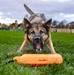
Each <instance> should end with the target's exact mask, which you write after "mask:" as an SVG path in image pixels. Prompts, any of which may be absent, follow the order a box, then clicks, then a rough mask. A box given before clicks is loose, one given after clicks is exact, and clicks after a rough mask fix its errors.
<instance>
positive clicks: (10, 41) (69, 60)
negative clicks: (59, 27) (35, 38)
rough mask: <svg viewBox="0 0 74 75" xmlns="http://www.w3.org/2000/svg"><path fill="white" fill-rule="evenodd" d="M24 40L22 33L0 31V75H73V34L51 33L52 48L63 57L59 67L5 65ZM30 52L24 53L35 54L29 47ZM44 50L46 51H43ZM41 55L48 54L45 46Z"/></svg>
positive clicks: (53, 65) (14, 63)
mask: <svg viewBox="0 0 74 75" xmlns="http://www.w3.org/2000/svg"><path fill="white" fill-rule="evenodd" d="M23 39H24V32H23V31H0V75H74V34H73V33H52V40H53V43H54V48H55V50H56V52H57V53H60V54H61V55H62V56H63V59H64V62H63V64H60V65H55V64H52V65H45V66H41V67H32V66H30V65H21V64H17V63H16V62H13V63H9V64H5V62H7V61H8V60H10V59H12V58H13V57H14V56H16V55H21V54H16V51H17V50H18V49H19V48H20V46H21V44H22V42H23ZM29 48H30V50H27V51H26V52H25V53H35V50H34V49H32V47H31V45H29ZM45 50H46V51H45ZM42 53H49V50H48V48H47V47H46V44H45V46H44V49H43V51H42Z"/></svg>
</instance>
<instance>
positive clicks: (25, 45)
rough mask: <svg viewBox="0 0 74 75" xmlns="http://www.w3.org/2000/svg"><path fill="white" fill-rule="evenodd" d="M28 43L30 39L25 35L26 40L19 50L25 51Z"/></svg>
mask: <svg viewBox="0 0 74 75" xmlns="http://www.w3.org/2000/svg"><path fill="white" fill-rule="evenodd" d="M28 44H29V41H28V39H27V37H26V36H25V40H24V41H23V43H22V45H21V47H20V49H19V50H18V52H23V51H24V50H25V49H26V48H27V46H28Z"/></svg>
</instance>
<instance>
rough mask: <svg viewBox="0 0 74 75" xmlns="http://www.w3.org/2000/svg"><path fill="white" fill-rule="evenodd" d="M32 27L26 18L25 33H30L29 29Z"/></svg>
mask: <svg viewBox="0 0 74 75" xmlns="http://www.w3.org/2000/svg"><path fill="white" fill-rule="evenodd" d="M30 27H31V23H30V22H29V21H28V20H27V19H26V18H24V30H25V33H27V32H28V29H29V28H30Z"/></svg>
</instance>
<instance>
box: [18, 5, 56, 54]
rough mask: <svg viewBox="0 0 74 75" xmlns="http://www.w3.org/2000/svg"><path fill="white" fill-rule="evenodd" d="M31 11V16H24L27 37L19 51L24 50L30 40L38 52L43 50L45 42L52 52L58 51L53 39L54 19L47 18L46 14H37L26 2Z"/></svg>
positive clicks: (27, 8)
mask: <svg viewBox="0 0 74 75" xmlns="http://www.w3.org/2000/svg"><path fill="white" fill-rule="evenodd" d="M24 7H25V8H26V10H27V11H28V12H29V14H30V17H29V18H28V19H27V18H24V27H25V39H24V41H23V43H22V45H21V47H20V49H19V51H18V52H23V51H24V50H25V49H26V48H27V46H28V44H29V42H30V43H31V44H32V46H33V48H34V49H35V50H36V52H41V51H42V49H43V45H44V42H45V43H46V44H47V46H48V48H49V50H50V52H51V53H52V54H54V53H56V52H55V50H54V47H53V43H52V40H51V34H50V27H51V24H52V19H49V20H46V18H45V16H44V14H39V13H37V14H35V13H34V12H33V11H32V10H31V9H30V8H29V7H27V6H26V5H25V4H24Z"/></svg>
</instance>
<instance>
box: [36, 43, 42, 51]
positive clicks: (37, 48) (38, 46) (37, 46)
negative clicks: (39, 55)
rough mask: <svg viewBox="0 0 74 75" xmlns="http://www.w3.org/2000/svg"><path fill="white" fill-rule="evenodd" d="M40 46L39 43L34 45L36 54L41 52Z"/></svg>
mask: <svg viewBox="0 0 74 75" xmlns="http://www.w3.org/2000/svg"><path fill="white" fill-rule="evenodd" d="M42 46H43V45H42V44H41V43H36V45H35V48H36V51H37V52H41V51H42Z"/></svg>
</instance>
